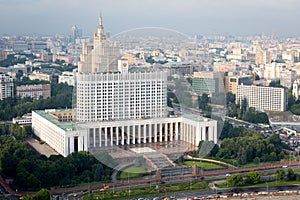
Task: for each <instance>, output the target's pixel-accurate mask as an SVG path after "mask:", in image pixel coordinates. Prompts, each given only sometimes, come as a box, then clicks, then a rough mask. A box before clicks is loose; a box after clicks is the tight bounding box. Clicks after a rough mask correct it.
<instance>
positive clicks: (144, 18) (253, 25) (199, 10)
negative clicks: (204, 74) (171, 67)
mask: <svg viewBox="0 0 300 200" xmlns="http://www.w3.org/2000/svg"><path fill="white" fill-rule="evenodd" d="M299 8H300V1H299V0H0V35H2V34H15V35H23V34H33V33H36V34H38V35H45V34H46V35H50V34H51V35H52V34H55V33H59V34H68V33H69V32H70V30H71V27H72V25H73V24H76V25H77V26H78V27H80V28H82V29H83V33H84V35H91V34H92V32H94V31H95V30H96V28H97V23H98V16H99V13H100V11H102V14H103V18H104V25H105V28H106V30H107V31H109V32H111V34H112V35H114V34H116V33H118V32H121V31H125V30H128V29H132V28H138V27H152V26H154V27H165V28H170V29H175V30H178V31H180V32H183V33H186V34H189V35H193V34H225V33H229V34H234V35H251V34H260V33H262V32H264V33H266V34H271V33H274V34H275V35H300V11H299Z"/></svg>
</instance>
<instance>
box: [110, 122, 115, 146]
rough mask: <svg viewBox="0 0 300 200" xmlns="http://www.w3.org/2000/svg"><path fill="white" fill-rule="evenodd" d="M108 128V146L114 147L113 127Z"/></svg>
mask: <svg viewBox="0 0 300 200" xmlns="http://www.w3.org/2000/svg"><path fill="white" fill-rule="evenodd" d="M109 128H110V146H113V145H114V128H113V127H109Z"/></svg>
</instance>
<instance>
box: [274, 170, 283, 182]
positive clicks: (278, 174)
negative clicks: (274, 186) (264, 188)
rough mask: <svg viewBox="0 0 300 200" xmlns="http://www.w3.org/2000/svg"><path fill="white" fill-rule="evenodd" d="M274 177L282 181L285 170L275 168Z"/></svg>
mask: <svg viewBox="0 0 300 200" xmlns="http://www.w3.org/2000/svg"><path fill="white" fill-rule="evenodd" d="M276 177H277V178H278V180H280V181H283V180H284V178H285V171H284V170H282V169H277V170H276Z"/></svg>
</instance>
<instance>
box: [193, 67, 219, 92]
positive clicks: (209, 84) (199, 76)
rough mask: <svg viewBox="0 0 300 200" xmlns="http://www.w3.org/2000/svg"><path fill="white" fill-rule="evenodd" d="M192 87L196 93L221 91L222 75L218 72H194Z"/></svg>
mask: <svg viewBox="0 0 300 200" xmlns="http://www.w3.org/2000/svg"><path fill="white" fill-rule="evenodd" d="M192 87H193V90H194V92H195V93H197V94H204V93H205V94H212V93H219V92H223V91H224V82H223V76H222V74H221V73H219V72H194V77H193V83H192Z"/></svg>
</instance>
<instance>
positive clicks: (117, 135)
mask: <svg viewBox="0 0 300 200" xmlns="http://www.w3.org/2000/svg"><path fill="white" fill-rule="evenodd" d="M116 140H117V141H116V145H119V127H116Z"/></svg>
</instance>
